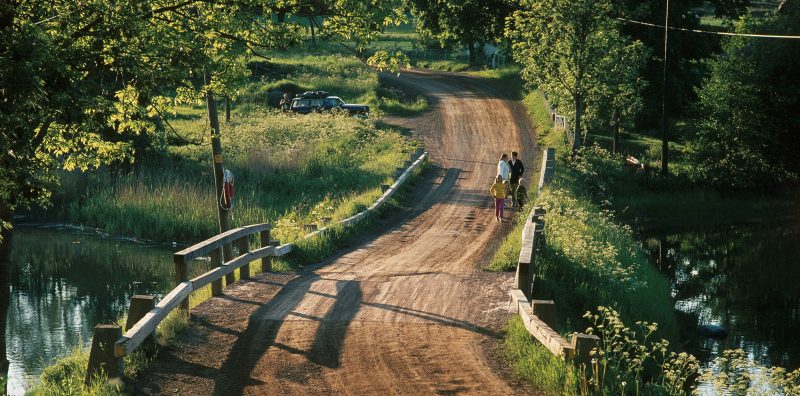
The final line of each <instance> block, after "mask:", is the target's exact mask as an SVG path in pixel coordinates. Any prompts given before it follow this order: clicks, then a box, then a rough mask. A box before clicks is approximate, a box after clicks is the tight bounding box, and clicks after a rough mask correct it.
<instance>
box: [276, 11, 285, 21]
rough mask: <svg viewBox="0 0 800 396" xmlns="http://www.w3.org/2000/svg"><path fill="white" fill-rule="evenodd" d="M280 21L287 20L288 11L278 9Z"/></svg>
mask: <svg viewBox="0 0 800 396" xmlns="http://www.w3.org/2000/svg"><path fill="white" fill-rule="evenodd" d="M277 15H278V23H284V22H286V11H278V13H277Z"/></svg>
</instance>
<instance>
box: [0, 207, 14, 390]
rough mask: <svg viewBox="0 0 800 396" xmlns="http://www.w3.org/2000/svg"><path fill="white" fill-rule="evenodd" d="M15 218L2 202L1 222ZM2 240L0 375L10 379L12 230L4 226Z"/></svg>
mask: <svg viewBox="0 0 800 396" xmlns="http://www.w3.org/2000/svg"><path fill="white" fill-rule="evenodd" d="M12 219H13V212H12V211H11V210H10V209H8V207H7V206H6V204H5V203H0V223H1V222H3V221H5V222H8V223H9V224H10V223H11V220H12ZM0 236H1V237H2V241H0V370H1V371H0V375H2V376H3V378H6V379H8V359H7V356H8V355H7V351H6V323H7V320H6V319H7V318H6V315H8V303H9V299H10V296H11V285H10V279H9V273H10V271H11V237H12V230H11V229H10V228H9V229H6V228H2V231H0ZM4 382H5V387H6V388H4V389H3V394H6V391H7V390H8V389H7V387H8V381H7V380H6V381H4Z"/></svg>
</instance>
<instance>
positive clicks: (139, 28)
mask: <svg viewBox="0 0 800 396" xmlns="http://www.w3.org/2000/svg"><path fill="white" fill-rule="evenodd" d="M0 12H1V13H2V15H0V20H2V21H3V22H2V24H0V44H1V45H0V53H1V54H2V57H0V62H1V64H0V81H2V82H3V87H5V88H6V89H3V90H2V91H0V95H2V96H0V106H2V108H1V109H0V110H2V111H0V114H1V117H3V118H2V119H0V121H2V123H3V125H4V130H6V131H8V132H7V133H4V144H5V145H6V147H8V148H11V149H12V150H13V151H12V150H4V151H3V152H2V156H0V163H2V164H3V168H4V169H15V170H16V172H14V173H11V172H6V173H3V174H2V175H0V185H2V187H3V188H2V191H3V196H0V199H2V204H3V205H4V206H7V207H9V208H10V209H13V208H14V207H16V206H17V205H23V206H24V205H26V204H27V203H31V202H33V203H40V202H43V200H44V201H46V199H47V189H46V186H47V184H48V183H46V182H47V181H48V180H49V178H48V176H49V175H50V173H49V172H48V171H50V170H52V169H55V168H64V169H67V170H73V169H81V170H87V169H96V168H98V167H100V166H102V165H105V164H109V163H118V164H119V163H124V162H126V161H129V160H130V158H132V156H139V155H141V154H142V153H143V152H144V151H145V149H147V148H149V147H150V146H152V145H153V144H154V142H155V143H157V142H159V141H163V139H164V135H163V131H164V129H163V128H161V124H162V122H164V114H165V113H166V112H167V111H168V107H169V106H167V104H168V103H171V102H172V101H173V98H172V97H171V95H172V94H173V93H174V92H177V97H176V98H174V100H176V101H178V102H181V103H194V102H196V101H198V100H199V99H200V98H202V97H203V94H205V93H206V92H214V93H216V94H218V95H221V96H237V95H238V94H239V93H240V90H241V86H242V84H243V83H244V81H245V78H246V77H248V76H249V73H250V72H249V70H248V69H247V67H246V65H247V62H248V61H249V60H250V59H251V58H252V57H253V56H254V55H259V54H260V53H261V51H264V50H267V49H271V48H276V47H277V48H286V47H289V46H292V45H296V44H297V43H298V42H300V41H301V40H302V38H303V31H304V26H303V25H302V24H300V23H297V21H296V20H295V19H292V18H288V19H287V18H286V17H287V16H289V17H291V16H292V15H294V14H303V15H307V14H308V13H309V12H311V15H320V16H325V20H324V22H323V23H322V26H321V27H320V34H321V35H324V36H326V37H330V38H339V39H342V40H352V41H354V42H356V43H357V46H356V49H357V50H361V51H363V49H364V48H365V44H366V43H368V42H369V41H370V40H371V39H373V38H375V37H377V35H378V33H380V32H381V31H382V30H383V29H384V28H385V27H386V26H391V25H396V24H399V23H401V22H403V21H405V13H404V10H403V7H402V2H400V1H381V2H368V3H365V2H362V1H355V0H345V1H341V0H335V1H334V0H331V1H321V2H317V3H315V5H314V7H311V8H309V7H307V6H306V5H304V4H300V3H298V2H295V1H289V2H261V3H257V4H256V3H252V4H251V3H242V2H235V1H223V2H220V3H213V4H212V3H205V2H196V1H186V2H179V3H174V2H169V1H163V0H149V1H145V2H141V1H138V0H137V1H130V0H128V1H122V2H109V1H107V0H91V1H89V2H87V3H82V4H81V6H80V7H76V6H75V4H74V2H73V1H53V2H49V3H47V5H46V6H42V4H39V3H38V2H32V1H21V2H13V3H11V4H9V5H8V6H4V7H3V8H2V10H0ZM274 14H275V15H277V16H278V18H272V17H271V16H272V15H274ZM265 15H267V16H270V17H267V18H264V16H265ZM345 15H346V16H345ZM376 59H377V58H376ZM403 59H404V58H403V56H402V54H400V55H398V54H392V55H391V56H389V55H388V54H387V56H383V57H380V59H377V60H376V61H375V63H376V64H377V65H378V66H381V67H383V68H390V69H393V70H394V69H396V67H399V66H400V65H401V64H403V63H404V62H403ZM201 77H205V79H204V80H205V81H202V82H201Z"/></svg>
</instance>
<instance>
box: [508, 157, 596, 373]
mask: <svg viewBox="0 0 800 396" xmlns="http://www.w3.org/2000/svg"><path fill="white" fill-rule="evenodd" d="M554 175H555V153H554V150H553V149H552V148H548V149H547V150H546V151H545V154H544V157H543V158H542V170H541V175H540V180H539V190H541V189H542V187H544V185H545V184H546V183H547V182H549V181H550V180H551V179H552V178H553V176H554ZM545 214H546V211H545V210H544V209H543V208H541V207H534V208H533V210H531V214H530V215H529V216H528V218H527V219H525V227H523V229H522V248H521V249H520V252H519V259H518V260H517V273H516V275H515V277H514V289H513V290H512V291H511V300H512V301H513V304H514V305H515V306H516V308H517V312H518V313H519V316H520V318H521V319H522V323H524V324H525V328H526V329H527V330H528V333H530V334H531V335H532V336H533V337H534V338H536V339H537V340H538V341H539V342H541V343H542V345H544V346H545V347H546V348H547V349H548V350H549V351H550V352H552V353H553V354H554V355H556V356H562V357H563V358H564V359H567V360H573V361H574V362H575V363H577V364H587V365H588V364H589V361H590V356H589V352H590V351H591V350H592V348H594V347H596V346H597V343H598V341H599V339H598V338H597V336H594V335H588V334H579V333H573V334H572V339H571V340H570V341H567V340H566V339H564V337H562V336H561V335H560V334H558V332H557V331H555V330H554V329H555V327H556V323H557V320H556V304H555V302H553V301H552V300H534V299H533V292H534V290H535V289H534V286H535V279H536V252H537V250H539V249H540V248H541V247H542V246H543V245H544V243H545V239H544V236H545V235H544V216H545Z"/></svg>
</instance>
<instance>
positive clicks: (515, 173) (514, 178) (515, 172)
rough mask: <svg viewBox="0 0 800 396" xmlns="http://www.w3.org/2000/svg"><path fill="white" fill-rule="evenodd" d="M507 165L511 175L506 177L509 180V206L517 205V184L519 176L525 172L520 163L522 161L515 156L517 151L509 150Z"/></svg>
mask: <svg viewBox="0 0 800 396" xmlns="http://www.w3.org/2000/svg"><path fill="white" fill-rule="evenodd" d="M508 166H509V167H511V177H509V178H508V180H509V181H511V191H512V194H511V206H517V204H518V203H517V194H515V192H516V191H517V186H519V178H520V177H522V174H523V173H525V166H524V165H522V161H520V160H519V159H518V158H517V152H516V151H512V152H511V160H510V161H508Z"/></svg>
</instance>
